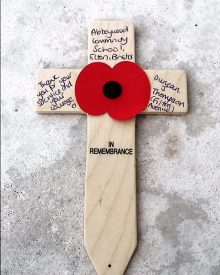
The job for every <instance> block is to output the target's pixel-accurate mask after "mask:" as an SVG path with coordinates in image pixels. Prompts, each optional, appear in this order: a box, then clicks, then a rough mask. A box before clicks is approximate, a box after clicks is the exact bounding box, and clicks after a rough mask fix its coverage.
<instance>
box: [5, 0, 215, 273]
mask: <svg viewBox="0 0 220 275" xmlns="http://www.w3.org/2000/svg"><path fill="white" fill-rule="evenodd" d="M90 19H132V20H133V21H134V22H135V25H136V40H137V43H136V45H137V47H136V50H137V58H136V60H137V62H139V64H140V65H141V66H143V67H144V68H154V69H165V68H174V69H175V68H179V69H185V70H187V74H188V88H189V90H188V91H189V102H190V112H189V114H188V115H187V116H184V117H171V116H139V117H138V119H137V189H138V228H139V229H138V231H139V245H138V248H137V250H136V253H135V255H134V257H133V259H132V261H131V262H130V265H129V267H128V269H127V272H126V275H140V274H152V275H156V274H162V275H168V274H180V275H182V274H183V275H185V274H187V275H188V274H189V275H201V274H202V275H210V274H212V275H218V274H220V262H219V259H220V206H219V204H220V200H219V199H220V196H219V190H220V185H219V184H220V178H219V174H220V173H219V170H220V168H219V159H220V146H219V145H220V142H219V139H220V123H219V107H220V106H219V100H220V96H219V95H220V84H219V80H220V74H219V67H220V65H219V60H220V50H219V45H220V24H219V21H220V20H219V19H220V5H219V1H218V0H210V1H201V0H188V1H187V0H184V1H162V0H161V1H155V0H150V1H143V0H141V1H131V0H128V1H125V0H124V1H118V0H111V1H98V0H95V1H84V0H75V1H73V0H65V1H64V0H62V1H61V0H59V1H52V0H51V1H45V0H44V1H43V0H42V1H40V0H30V1H25V0H16V1H6V0H3V1H2V28H3V36H2V40H3V41H2V123H3V131H2V143H3V148H2V178H3V181H2V185H3V187H2V219H3V222H2V274H3V275H6V274H8V275H14V274H16V275H20V274H27V275H29V274H30V275H32V274H33V275H35V274H36V275H38V274H39V275H40V274H56V275H57V274H67V275H69V274H74V275H75V274H78V275H79V274H80V275H82V274H86V275H92V274H95V272H94V269H93V267H92V265H91V262H90V260H89V258H88V257H87V255H86V253H85V249H84V247H83V193H84V183H83V180H84V175H85V148H86V117H85V116H72V115H38V114H36V113H35V112H34V105H33V102H34V84H35V70H36V69H37V68H39V67H57V68H62V67H68V68H81V67H83V66H84V65H86V63H87V28H86V23H87V21H89V20H90ZM116 275H117V274H116Z"/></svg>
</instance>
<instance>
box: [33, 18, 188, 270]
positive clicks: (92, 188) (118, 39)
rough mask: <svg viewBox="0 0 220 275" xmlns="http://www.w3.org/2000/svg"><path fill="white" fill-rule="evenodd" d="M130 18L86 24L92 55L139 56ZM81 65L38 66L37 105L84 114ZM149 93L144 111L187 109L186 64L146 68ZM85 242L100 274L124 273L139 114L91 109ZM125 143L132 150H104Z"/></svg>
mask: <svg viewBox="0 0 220 275" xmlns="http://www.w3.org/2000/svg"><path fill="white" fill-rule="evenodd" d="M134 41H135V40H134V25H133V23H132V22H121V21H95V22H92V23H91V24H90V25H89V28H88V42H89V43H88V60H89V63H92V62H100V61H101V62H105V63H107V64H109V65H110V66H114V65H115V64H116V63H118V62H121V61H125V60H128V61H133V62H134V61H135V46H134V44H135V43H134ZM80 71H81V70H79V69H40V70H39V71H38V72H37V97H36V111H37V112H39V113H50V114H53V113H72V114H83V111H82V110H81V109H80V107H79V105H78V103H77V101H76V97H75V87H74V86H75V82H76V79H77V76H78V74H79V73H80ZM146 74H147V75H148V78H149V79H150V83H151V99H150V101H149V104H148V106H147V108H146V109H145V110H144V111H143V112H142V113H143V114H170V115H171V114H175V115H183V114H185V113H186V112H187V109H188V106H187V84H186V74H185V72H184V71H182V70H146ZM87 119H88V134H87V161H86V179H85V214H84V243H85V248H86V250H87V252H88V255H89V257H90V259H91V261H92V263H93V265H94V267H95V269H96V271H97V273H98V274H112V275H119V274H124V272H125V269H126V267H127V265H128V263H129V260H130V258H131V256H132V254H133V252H134V250H135V248H136V245H137V218H136V182H135V181H136V177H135V174H136V172H135V118H132V119H129V120H122V121H121V120H114V119H112V118H111V117H110V116H109V115H108V114H104V115H100V116H92V115H87ZM101 148H104V150H106V149H105V148H107V149H109V148H114V149H115V148H116V149H118V148H119V149H120V148H127V149H129V150H130V151H129V152H130V154H124V155H121V154H108V155H106V154H100V153H99V152H100V149H101Z"/></svg>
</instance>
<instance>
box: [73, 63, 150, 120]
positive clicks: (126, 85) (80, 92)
mask: <svg viewBox="0 0 220 275" xmlns="http://www.w3.org/2000/svg"><path fill="white" fill-rule="evenodd" d="M75 91H76V99H77V102H78V103H79V106H80V108H81V109H82V110H83V111H84V112H86V113H88V114H90V115H102V114H105V113H108V114H109V115H110V116H111V117H112V118H114V119H120V120H122V119H129V118H132V117H134V116H135V115H137V114H138V113H140V112H141V111H143V110H144V109H145V108H146V106H147V104H148V102H149V100H150V93H151V88H150V81H149V79H148V77H147V74H146V73H145V72H144V71H143V70H142V69H141V68H140V67H139V66H138V65H137V64H136V63H133V62H129V61H123V62H120V63H118V64H117V65H115V66H114V67H113V68H111V67H110V66H108V65H107V64H105V63H102V62H95V63H91V64H89V65H88V66H86V67H85V68H84V69H83V70H82V71H81V72H80V74H79V76H78V78H77V80H76V86H75Z"/></svg>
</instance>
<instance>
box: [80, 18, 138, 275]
mask: <svg viewBox="0 0 220 275" xmlns="http://www.w3.org/2000/svg"><path fill="white" fill-rule="evenodd" d="M117 29H118V30H125V32H124V33H120V34H119V35H117V34H115V35H111V38H112V39H118V40H120V39H121V38H122V39H124V40H127V44H126V47H121V46H120V42H113V43H104V44H103V45H104V47H105V48H107V49H109V51H111V49H115V48H117V49H119V50H120V49H122V51H121V53H117V56H120V54H124V56H125V55H126V54H127V55H129V56H130V57H131V60H130V61H134V27H133V24H132V23H131V22H121V21H120V22H106V21H103V22H97V23H96V22H94V23H93V24H92V25H90V27H89V30H88V32H89V35H88V37H89V62H93V60H91V59H94V56H96V57H97V54H95V53H96V52H95V53H94V44H93V41H94V40H96V42H97V41H100V40H102V39H105V38H106V35H102V34H101V35H95V34H94V35H93V34H92V33H95V31H97V32H100V31H102V30H103V31H106V30H108V31H112V30H117ZM126 29H127V30H126ZM109 36H110V35H109ZM94 37H95V38H94ZM92 40H93V41H92ZM103 41H104V40H103ZM100 44H102V43H100ZM106 44H107V45H106ZM101 46H102V45H101ZM95 49H96V48H95ZM98 56H102V57H103V56H105V58H106V56H108V58H110V59H111V58H112V53H108V54H107V55H106V52H103V51H102V52H101V53H100V52H99V55H98ZM100 58H101V57H100ZM118 61H122V60H121V59H120V58H119V60H118ZM102 62H103V60H102ZM105 62H106V63H108V64H109V65H111V66H112V65H115V64H116V63H117V61H112V60H108V61H105ZM87 119H88V120H87V121H88V136H87V164H86V186H85V217H84V220H85V229H84V232H85V247H86V250H87V252H88V254H89V256H90V258H91V260H92V262H93V265H94V267H95V269H96V271H97V273H98V274H112V275H113V274H114V275H120V274H123V273H124V271H125V269H126V267H127V264H128V262H129V260H130V258H131V256H132V254H133V252H134V249H135V247H136V244H137V229H136V183H135V118H133V119H130V120H126V121H118V120H114V119H112V118H111V117H110V116H109V115H108V114H105V115H102V116H91V115H88V118H87ZM109 144H110V145H112V146H114V147H113V149H115V148H116V149H117V148H129V149H131V151H130V152H132V154H129V155H120V154H111V155H106V154H93V153H91V152H93V151H92V149H94V150H95V148H109Z"/></svg>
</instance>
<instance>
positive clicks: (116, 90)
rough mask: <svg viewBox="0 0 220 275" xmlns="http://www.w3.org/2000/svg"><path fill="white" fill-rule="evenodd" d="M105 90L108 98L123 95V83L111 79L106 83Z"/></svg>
mask: <svg viewBox="0 0 220 275" xmlns="http://www.w3.org/2000/svg"><path fill="white" fill-rule="evenodd" d="M103 92H104V95H105V96H106V97H107V98H110V99H115V98H117V97H119V96H120V95H121V92H122V89H121V85H120V84H119V83H118V82H116V81H109V82H107V83H105V85H104V87H103Z"/></svg>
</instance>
